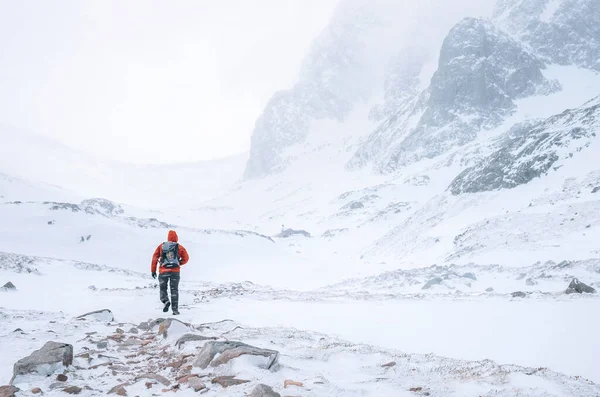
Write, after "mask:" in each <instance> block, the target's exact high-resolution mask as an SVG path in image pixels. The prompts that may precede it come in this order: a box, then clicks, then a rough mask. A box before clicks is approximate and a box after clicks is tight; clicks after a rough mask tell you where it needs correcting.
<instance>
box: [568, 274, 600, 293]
mask: <svg viewBox="0 0 600 397" xmlns="http://www.w3.org/2000/svg"><path fill="white" fill-rule="evenodd" d="M584 292H585V293H587V294H593V293H595V292H596V290H595V289H594V288H592V287H590V286H589V285H585V284H584V283H582V282H581V281H579V280H578V279H576V278H574V279H573V281H571V284H569V287H568V288H567V290H566V291H565V293H567V294H575V293H577V294H582V293H584Z"/></svg>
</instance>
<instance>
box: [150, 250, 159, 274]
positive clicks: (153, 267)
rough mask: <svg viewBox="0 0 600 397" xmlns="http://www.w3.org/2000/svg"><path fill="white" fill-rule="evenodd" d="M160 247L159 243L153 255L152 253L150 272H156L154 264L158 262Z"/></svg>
mask: <svg viewBox="0 0 600 397" xmlns="http://www.w3.org/2000/svg"><path fill="white" fill-rule="evenodd" d="M160 248H161V246H160V245H159V246H158V247H156V250H155V251H154V255H152V264H151V265H150V271H151V272H152V273H156V265H157V264H158V258H160Z"/></svg>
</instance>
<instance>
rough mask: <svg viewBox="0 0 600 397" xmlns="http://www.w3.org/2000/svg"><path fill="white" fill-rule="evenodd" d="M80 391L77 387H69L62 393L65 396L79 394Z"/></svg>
mask: <svg viewBox="0 0 600 397" xmlns="http://www.w3.org/2000/svg"><path fill="white" fill-rule="evenodd" d="M82 390H83V389H82V388H81V387H79V386H69V387H67V388H64V389H63V390H62V391H63V392H65V393H67V394H79V393H81V391H82Z"/></svg>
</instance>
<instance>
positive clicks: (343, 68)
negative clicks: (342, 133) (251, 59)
mask: <svg viewBox="0 0 600 397" xmlns="http://www.w3.org/2000/svg"><path fill="white" fill-rule="evenodd" d="M380 27H381V23H380V21H379V20H378V18H377V17H376V16H375V15H374V12H373V10H372V9H371V8H369V7H368V6H367V5H366V4H365V2H362V1H356V0H351V1H344V2H342V3H341V4H340V6H339V7H338V8H337V9H336V11H335V13H334V16H333V18H332V20H331V22H330V24H329V26H328V27H327V28H326V29H325V30H324V31H323V32H322V33H321V35H320V36H319V37H318V38H317V39H316V40H315V41H314V42H313V45H312V48H311V50H310V53H309V54H308V56H307V57H306V59H305V61H304V64H303V67H302V70H301V73H300V77H299V81H298V83H297V84H296V85H295V86H294V87H293V88H291V89H289V90H286V91H281V92H278V93H276V94H275V95H274V96H273V98H272V99H271V100H270V101H269V103H268V104H267V107H266V108H265V110H264V112H263V114H262V115H261V116H260V118H259V119H258V120H257V122H256V125H255V128H254V132H253V133H252V141H251V150H250V158H249V161H248V164H247V167H246V171H245V175H244V177H245V178H254V177H261V176H265V175H268V174H271V173H276V172H278V171H280V170H281V169H283V168H285V166H286V156H285V154H284V151H285V150H286V149H287V148H288V147H290V146H292V145H294V144H295V143H298V142H302V141H303V140H304V139H305V138H306V136H307V134H308V133H309V127H310V123H311V122H312V121H314V120H320V119H331V120H339V121H342V120H344V117H345V116H346V115H347V114H348V112H349V111H350V110H352V108H353V106H354V105H355V104H357V103H360V102H363V101H365V100H366V99H367V98H368V97H369V96H370V95H371V92H372V91H373V89H374V84H373V81H372V75H373V72H372V67H373V66H375V65H373V61H375V60H376V58H377V57H376V56H374V54H373V51H374V49H372V48H370V47H369V46H368V45H367V42H368V38H369V35H370V34H372V33H373V32H374V31H376V30H377V29H378V28H380ZM375 52H376V50H375Z"/></svg>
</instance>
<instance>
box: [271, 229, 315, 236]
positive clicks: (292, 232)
mask: <svg viewBox="0 0 600 397" xmlns="http://www.w3.org/2000/svg"><path fill="white" fill-rule="evenodd" d="M292 236H304V237H310V233H309V232H307V231H306V230H294V229H285V230H282V231H281V233H279V234H277V235H275V237H279V238H288V237H292Z"/></svg>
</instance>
